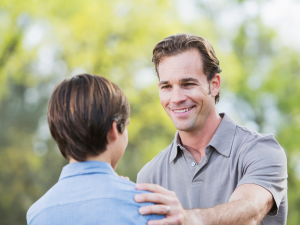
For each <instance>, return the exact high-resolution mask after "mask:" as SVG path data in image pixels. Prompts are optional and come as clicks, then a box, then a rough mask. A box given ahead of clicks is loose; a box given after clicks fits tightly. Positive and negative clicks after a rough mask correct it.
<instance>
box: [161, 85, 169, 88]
mask: <svg viewBox="0 0 300 225" xmlns="http://www.w3.org/2000/svg"><path fill="white" fill-rule="evenodd" d="M170 87H171V85H166V86H162V87H161V89H168V88H170Z"/></svg>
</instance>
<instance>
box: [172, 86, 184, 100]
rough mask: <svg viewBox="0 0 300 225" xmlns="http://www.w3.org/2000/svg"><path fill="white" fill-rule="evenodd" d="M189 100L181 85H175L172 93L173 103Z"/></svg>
mask: <svg viewBox="0 0 300 225" xmlns="http://www.w3.org/2000/svg"><path fill="white" fill-rule="evenodd" d="M186 100H187V97H186V95H185V94H184V91H183V90H182V89H181V88H179V87H174V88H173V90H172V93H171V103H174V104H180V103H182V102H184V101H186Z"/></svg>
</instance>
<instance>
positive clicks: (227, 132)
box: [208, 113, 236, 157]
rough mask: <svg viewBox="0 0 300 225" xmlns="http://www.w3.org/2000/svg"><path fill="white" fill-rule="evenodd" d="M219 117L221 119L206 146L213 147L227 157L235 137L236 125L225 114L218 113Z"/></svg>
mask: <svg viewBox="0 0 300 225" xmlns="http://www.w3.org/2000/svg"><path fill="white" fill-rule="evenodd" d="M220 116H221V117H223V119H222V121H221V123H220V125H219V127H218V129H217V130H216V132H215V134H214V136H213V137H212V139H211V140H210V142H209V143H208V146H209V145H210V146H212V147H214V148H215V149H216V150H217V151H218V152H219V153H220V154H222V155H224V156H226V157H229V156H230V152H231V148H232V143H233V139H234V136H235V131H236V123H235V122H234V121H233V120H232V119H231V118H230V117H229V116H228V115H226V114H225V113H220Z"/></svg>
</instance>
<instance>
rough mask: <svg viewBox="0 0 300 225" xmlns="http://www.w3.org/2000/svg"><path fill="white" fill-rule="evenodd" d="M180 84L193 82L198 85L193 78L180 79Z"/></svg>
mask: <svg viewBox="0 0 300 225" xmlns="http://www.w3.org/2000/svg"><path fill="white" fill-rule="evenodd" d="M179 82H180V83H186V82H195V83H199V81H198V80H197V79H195V78H193V77H188V78H182V79H180V80H179Z"/></svg>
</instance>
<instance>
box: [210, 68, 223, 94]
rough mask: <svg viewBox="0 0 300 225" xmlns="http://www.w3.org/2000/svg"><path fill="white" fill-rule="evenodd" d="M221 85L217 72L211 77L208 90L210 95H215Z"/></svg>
mask: <svg viewBox="0 0 300 225" xmlns="http://www.w3.org/2000/svg"><path fill="white" fill-rule="evenodd" d="M220 86H221V77H220V75H219V74H218V73H216V75H215V76H214V77H213V78H212V79H211V81H210V92H211V95H212V97H215V96H216V95H217V94H218V93H219V91H220Z"/></svg>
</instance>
